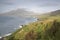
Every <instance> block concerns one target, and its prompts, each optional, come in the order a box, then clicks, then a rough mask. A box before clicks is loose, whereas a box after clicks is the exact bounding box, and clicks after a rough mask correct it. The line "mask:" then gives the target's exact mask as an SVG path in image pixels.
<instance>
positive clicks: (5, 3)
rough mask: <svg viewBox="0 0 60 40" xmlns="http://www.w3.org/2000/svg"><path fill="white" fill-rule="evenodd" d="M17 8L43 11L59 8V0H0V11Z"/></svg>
mask: <svg viewBox="0 0 60 40" xmlns="http://www.w3.org/2000/svg"><path fill="white" fill-rule="evenodd" d="M19 8H25V9H26V10H28V11H33V12H41V13H44V12H49V11H54V10H59V9H60V0H0V13H2V12H8V11H11V10H16V9H19Z"/></svg>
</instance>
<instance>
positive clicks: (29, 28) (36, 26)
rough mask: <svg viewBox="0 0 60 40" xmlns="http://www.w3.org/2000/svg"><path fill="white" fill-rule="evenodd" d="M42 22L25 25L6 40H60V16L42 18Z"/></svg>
mask: <svg viewBox="0 0 60 40" xmlns="http://www.w3.org/2000/svg"><path fill="white" fill-rule="evenodd" d="M41 17H42V18H40V17H38V18H39V19H42V21H41V20H38V21H37V22H33V23H30V24H28V25H24V26H23V28H22V29H18V30H17V31H16V32H14V33H13V34H12V35H11V36H8V37H6V38H5V40H60V18H59V17H60V16H58V15H55V16H49V15H47V16H46V15H45V16H41Z"/></svg>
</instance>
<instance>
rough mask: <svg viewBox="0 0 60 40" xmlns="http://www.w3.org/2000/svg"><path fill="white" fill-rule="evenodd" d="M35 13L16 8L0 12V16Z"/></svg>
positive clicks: (30, 14)
mask: <svg viewBox="0 0 60 40" xmlns="http://www.w3.org/2000/svg"><path fill="white" fill-rule="evenodd" d="M35 14H36V13H34V12H31V11H27V10H25V9H17V10H12V11H9V12H5V13H1V14H0V15H1V16H32V15H35Z"/></svg>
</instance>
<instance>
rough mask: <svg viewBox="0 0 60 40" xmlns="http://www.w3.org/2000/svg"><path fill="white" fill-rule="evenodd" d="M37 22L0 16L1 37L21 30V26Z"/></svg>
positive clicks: (30, 19)
mask: <svg viewBox="0 0 60 40" xmlns="http://www.w3.org/2000/svg"><path fill="white" fill-rule="evenodd" d="M33 21H35V18H32V17H28V18H23V17H11V16H0V36H3V35H5V34H8V33H11V32H13V31H15V30H16V29H18V28H19V25H22V24H26V23H29V22H33Z"/></svg>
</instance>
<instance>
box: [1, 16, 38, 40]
mask: <svg viewBox="0 0 60 40" xmlns="http://www.w3.org/2000/svg"><path fill="white" fill-rule="evenodd" d="M33 18H35V20H34V21H33V22H36V21H37V18H36V17H33ZM29 23H32V22H29ZM29 23H26V24H23V25H28V24H29ZM23 25H20V26H19V28H22V26H23ZM11 34H12V33H8V34H5V35H4V36H0V40H1V39H2V40H4V38H5V37H6V36H10V35H11Z"/></svg>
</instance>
